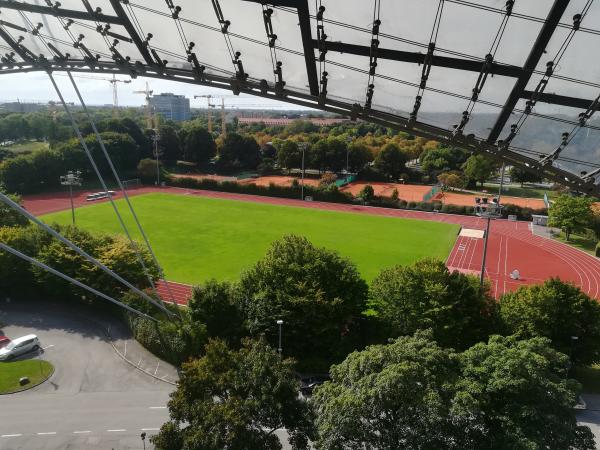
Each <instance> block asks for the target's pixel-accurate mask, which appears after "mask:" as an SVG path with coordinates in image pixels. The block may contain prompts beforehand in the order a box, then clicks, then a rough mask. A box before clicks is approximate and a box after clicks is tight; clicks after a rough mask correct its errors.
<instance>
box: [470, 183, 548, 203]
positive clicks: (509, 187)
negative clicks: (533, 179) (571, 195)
mask: <svg viewBox="0 0 600 450" xmlns="http://www.w3.org/2000/svg"><path fill="white" fill-rule="evenodd" d="M499 187H500V185H499V184H497V183H484V185H483V189H485V190H487V191H488V193H494V194H496V193H498V189H499ZM477 188H478V189H479V190H480V189H481V187H480V186H479V184H478V185H477ZM544 194H548V198H549V199H553V198H555V197H556V196H557V195H558V194H557V192H556V191H553V190H552V189H544V188H540V187H535V186H529V185H527V184H525V185H524V186H522V187H521V185H520V184H518V183H509V184H505V185H504V186H503V188H502V195H508V196H510V197H524V198H544Z"/></svg>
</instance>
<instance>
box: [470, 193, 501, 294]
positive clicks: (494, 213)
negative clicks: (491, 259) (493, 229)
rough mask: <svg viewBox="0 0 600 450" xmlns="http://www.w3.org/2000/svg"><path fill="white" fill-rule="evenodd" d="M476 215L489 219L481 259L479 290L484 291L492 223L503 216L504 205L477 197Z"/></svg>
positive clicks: (497, 199) (493, 200) (494, 199)
mask: <svg viewBox="0 0 600 450" xmlns="http://www.w3.org/2000/svg"><path fill="white" fill-rule="evenodd" d="M475 214H477V215H478V216H479V217H482V218H484V219H487V224H486V228H485V234H484V236H483V257H482V259H481V275H480V277H479V288H480V289H481V290H483V280H484V277H485V260H486V258H487V248H488V239H489V235H490V222H491V221H492V219H497V218H499V217H501V216H502V205H500V202H499V198H493V199H492V202H491V203H490V202H489V201H488V198H487V197H484V198H479V197H475Z"/></svg>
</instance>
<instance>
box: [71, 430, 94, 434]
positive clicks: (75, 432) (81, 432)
mask: <svg viewBox="0 0 600 450" xmlns="http://www.w3.org/2000/svg"><path fill="white" fill-rule="evenodd" d="M87 433H91V431H90V430H85V431H73V434H87Z"/></svg>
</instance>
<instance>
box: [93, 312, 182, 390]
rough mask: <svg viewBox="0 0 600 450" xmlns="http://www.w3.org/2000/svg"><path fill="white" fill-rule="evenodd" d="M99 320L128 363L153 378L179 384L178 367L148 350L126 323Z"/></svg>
mask: <svg viewBox="0 0 600 450" xmlns="http://www.w3.org/2000/svg"><path fill="white" fill-rule="evenodd" d="M98 322H99V325H101V326H102V329H103V330H104V332H105V334H106V336H107V337H108V342H109V343H110V344H111V345H112V347H113V349H114V350H115V352H116V353H117V354H118V355H119V356H120V357H121V358H123V359H124V360H125V361H126V362H127V363H129V364H131V365H132V366H134V367H135V368H137V369H139V370H141V371H142V372H144V373H146V374H147V375H149V376H151V377H153V378H156V379H158V380H161V381H164V382H165V383H169V384H172V385H175V384H177V381H178V380H179V373H178V371H177V369H176V368H175V367H174V366H172V365H171V364H169V363H167V362H165V361H163V360H162V359H159V358H158V357H156V356H154V355H153V354H152V353H150V352H149V351H148V350H146V349H145V348H144V347H143V346H142V345H141V344H140V343H139V342H137V341H136V340H135V339H134V338H133V335H132V334H131V331H129V329H128V328H127V327H126V326H125V325H124V324H122V323H121V322H120V321H117V320H113V321H110V322H107V321H102V322H101V323H100V321H98Z"/></svg>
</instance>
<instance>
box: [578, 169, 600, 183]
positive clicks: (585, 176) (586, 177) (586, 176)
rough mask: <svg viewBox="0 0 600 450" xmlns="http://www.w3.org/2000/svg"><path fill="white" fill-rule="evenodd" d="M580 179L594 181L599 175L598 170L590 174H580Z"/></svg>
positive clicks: (599, 171) (599, 170)
mask: <svg viewBox="0 0 600 450" xmlns="http://www.w3.org/2000/svg"><path fill="white" fill-rule="evenodd" d="M581 174H582V177H583V179H584V181H594V182H595V181H596V177H597V176H598V175H600V168H598V169H596V170H592V171H591V172H590V173H587V172H582V173H581Z"/></svg>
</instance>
